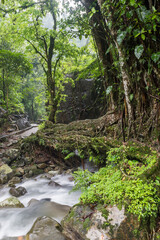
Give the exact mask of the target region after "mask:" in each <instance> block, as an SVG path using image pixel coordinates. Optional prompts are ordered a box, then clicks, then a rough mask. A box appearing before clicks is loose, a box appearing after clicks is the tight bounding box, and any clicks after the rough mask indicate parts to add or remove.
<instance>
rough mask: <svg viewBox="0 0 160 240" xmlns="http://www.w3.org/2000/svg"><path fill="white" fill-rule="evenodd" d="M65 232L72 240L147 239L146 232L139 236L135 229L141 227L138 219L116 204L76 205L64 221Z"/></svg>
mask: <svg viewBox="0 0 160 240" xmlns="http://www.w3.org/2000/svg"><path fill="white" fill-rule="evenodd" d="M62 227H63V229H64V230H63V233H64V234H65V235H66V236H68V237H70V239H71V240H75V239H79V240H87V239H92V240H97V239H104V240H113V239H114V240H119V239H121V240H126V239H129V240H146V239H147V238H146V235H145V232H143V231H140V235H139V237H138V236H136V237H135V235H134V230H137V229H139V227H140V223H139V222H138V219H137V218H136V217H135V216H133V215H131V214H126V213H125V210H124V208H122V209H121V210H119V209H118V208H117V207H116V206H112V207H111V206H108V207H104V206H98V207H94V208H90V207H89V206H82V205H76V206H74V207H73V208H72V210H71V211H70V213H69V214H68V215H67V216H66V217H65V218H64V219H63V221H62Z"/></svg>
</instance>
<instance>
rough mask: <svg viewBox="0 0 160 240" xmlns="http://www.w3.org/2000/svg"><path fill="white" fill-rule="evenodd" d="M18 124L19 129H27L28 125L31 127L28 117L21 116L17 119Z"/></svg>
mask: <svg viewBox="0 0 160 240" xmlns="http://www.w3.org/2000/svg"><path fill="white" fill-rule="evenodd" d="M16 125H17V126H18V129H19V130H22V129H25V128H27V127H30V126H31V125H30V123H29V122H28V120H27V119H26V118H20V119H18V120H17V122H16Z"/></svg>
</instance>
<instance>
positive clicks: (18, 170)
mask: <svg viewBox="0 0 160 240" xmlns="http://www.w3.org/2000/svg"><path fill="white" fill-rule="evenodd" d="M23 175H24V169H23V168H16V170H15V176H17V177H21V176H23Z"/></svg>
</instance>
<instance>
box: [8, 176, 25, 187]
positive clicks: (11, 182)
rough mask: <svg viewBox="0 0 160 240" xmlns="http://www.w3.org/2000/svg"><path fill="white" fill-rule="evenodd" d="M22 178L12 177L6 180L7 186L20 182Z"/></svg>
mask: <svg viewBox="0 0 160 240" xmlns="http://www.w3.org/2000/svg"><path fill="white" fill-rule="evenodd" d="M21 181H22V180H21V179H20V178H19V177H13V178H12V179H11V180H9V182H8V186H9V187H13V186H15V184H17V183H20V182H21Z"/></svg>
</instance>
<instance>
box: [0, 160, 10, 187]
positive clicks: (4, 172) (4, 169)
mask: <svg viewBox="0 0 160 240" xmlns="http://www.w3.org/2000/svg"><path fill="white" fill-rule="evenodd" d="M12 176H13V170H12V169H11V168H10V167H9V166H8V165H7V164H3V165H2V166H1V167H0V184H5V183H7V182H8V181H9V180H10V179H11V178H12Z"/></svg>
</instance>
